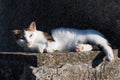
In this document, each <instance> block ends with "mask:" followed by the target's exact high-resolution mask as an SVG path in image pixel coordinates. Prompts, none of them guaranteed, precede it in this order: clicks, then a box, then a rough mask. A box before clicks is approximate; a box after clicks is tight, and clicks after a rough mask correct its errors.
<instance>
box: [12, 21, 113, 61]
mask: <svg viewBox="0 0 120 80" xmlns="http://www.w3.org/2000/svg"><path fill="white" fill-rule="evenodd" d="M36 28H37V27H36V23H35V22H34V21H33V22H31V24H30V25H29V27H28V28H27V29H24V30H13V33H14V35H15V36H16V38H17V41H16V42H17V43H18V44H19V45H20V46H21V47H23V48H24V49H25V50H26V51H27V50H28V51H36V52H41V53H43V52H44V51H45V52H55V51H72V50H73V51H77V52H82V51H91V50H92V49H93V47H92V45H98V46H100V47H101V48H102V50H103V51H104V52H105V54H106V59H107V60H108V61H113V60H114V55H113V50H112V48H111V47H110V46H109V43H108V41H107V39H105V37H104V35H103V34H102V33H100V32H98V31H96V30H92V29H87V30H78V29H73V28H57V29H53V30H52V31H51V35H49V34H48V33H45V32H43V31H40V30H37V29H36ZM17 36H21V37H17ZM87 43H90V44H87ZM91 44H92V45H91Z"/></svg>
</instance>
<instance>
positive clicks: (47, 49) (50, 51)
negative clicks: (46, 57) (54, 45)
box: [46, 47, 55, 53]
mask: <svg viewBox="0 0 120 80" xmlns="http://www.w3.org/2000/svg"><path fill="white" fill-rule="evenodd" d="M54 51H55V50H54V49H51V48H49V47H48V48H46V52H47V53H53V52H54Z"/></svg>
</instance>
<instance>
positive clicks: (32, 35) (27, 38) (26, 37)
mask: <svg viewBox="0 0 120 80" xmlns="http://www.w3.org/2000/svg"><path fill="white" fill-rule="evenodd" d="M36 31H37V29H36V23H35V22H34V21H33V22H31V23H30V25H29V26H28V28H26V29H22V30H20V29H15V30H13V31H12V33H13V35H14V36H15V38H16V40H17V43H19V45H20V44H23V43H24V44H26V45H27V46H31V45H32V44H33V42H34V41H35V39H36V37H37V33H36Z"/></svg>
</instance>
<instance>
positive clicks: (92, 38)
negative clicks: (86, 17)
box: [86, 35, 114, 61]
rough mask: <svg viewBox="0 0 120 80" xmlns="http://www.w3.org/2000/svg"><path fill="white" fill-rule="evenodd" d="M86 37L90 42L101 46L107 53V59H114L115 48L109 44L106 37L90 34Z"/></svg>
mask: <svg viewBox="0 0 120 80" xmlns="http://www.w3.org/2000/svg"><path fill="white" fill-rule="evenodd" d="M86 38H87V41H88V42H90V43H92V44H95V45H100V46H101V48H102V49H103V51H104V53H105V54H106V60H108V61H113V60H114V55H113V50H112V48H111V47H110V46H109V43H108V42H107V40H106V39H105V38H103V37H102V36H100V35H89V36H87V37H86Z"/></svg>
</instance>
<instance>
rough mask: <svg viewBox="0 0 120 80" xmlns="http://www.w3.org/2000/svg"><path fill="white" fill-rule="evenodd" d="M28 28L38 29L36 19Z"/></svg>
mask: <svg viewBox="0 0 120 80" xmlns="http://www.w3.org/2000/svg"><path fill="white" fill-rule="evenodd" d="M28 29H29V30H31V31H35V30H36V22H35V21H33V22H31V23H30V25H29V27H28Z"/></svg>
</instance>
